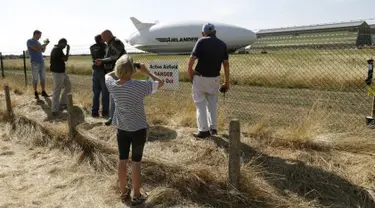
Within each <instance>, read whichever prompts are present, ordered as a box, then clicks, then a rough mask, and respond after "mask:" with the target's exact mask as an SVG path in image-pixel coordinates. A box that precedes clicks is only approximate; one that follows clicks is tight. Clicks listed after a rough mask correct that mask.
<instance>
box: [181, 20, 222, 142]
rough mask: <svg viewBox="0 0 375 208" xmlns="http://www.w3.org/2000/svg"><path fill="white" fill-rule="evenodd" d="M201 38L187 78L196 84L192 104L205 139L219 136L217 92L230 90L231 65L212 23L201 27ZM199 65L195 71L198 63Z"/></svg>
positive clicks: (199, 135)
mask: <svg viewBox="0 0 375 208" xmlns="http://www.w3.org/2000/svg"><path fill="white" fill-rule="evenodd" d="M202 36H203V37H202V38H200V39H199V40H198V41H197V43H196V44H195V46H194V48H193V50H192V52H191V56H190V58H189V62H188V75H189V78H190V80H191V81H192V82H193V87H192V91H193V100H194V103H195V105H196V108H197V113H196V116H197V126H198V133H194V134H193V136H195V137H198V138H205V137H208V136H210V135H215V134H217V102H218V91H219V89H221V90H222V91H223V92H226V91H227V90H229V62H228V50H227V45H226V43H224V42H223V41H222V40H220V39H219V38H218V37H217V36H216V29H215V26H214V25H213V24H211V23H207V24H204V25H203V27H202ZM196 59H198V63H197V65H196V67H195V70H193V65H194V63H195V60H196ZM222 65H223V67H224V72H225V81H224V84H223V85H222V86H221V87H220V70H221V66H222Z"/></svg>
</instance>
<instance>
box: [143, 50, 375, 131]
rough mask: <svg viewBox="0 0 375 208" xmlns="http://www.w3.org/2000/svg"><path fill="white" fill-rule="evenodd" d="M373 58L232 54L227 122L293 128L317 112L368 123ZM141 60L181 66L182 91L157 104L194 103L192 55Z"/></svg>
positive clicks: (340, 53)
mask: <svg viewBox="0 0 375 208" xmlns="http://www.w3.org/2000/svg"><path fill="white" fill-rule="evenodd" d="M374 53H375V49H354V48H340V47H337V48H336V47H333V46H331V47H328V48H324V49H314V48H299V49H297V48H294V49H292V48H272V49H268V50H267V52H265V51H264V50H252V51H251V52H250V53H248V54H236V55H231V56H230V72H231V75H230V80H231V87H230V90H229V92H228V93H226V94H225V97H224V94H222V95H221V96H220V99H219V111H220V113H221V114H222V115H224V116H226V117H238V118H240V119H241V120H245V121H247V122H249V123H257V122H259V121H260V120H262V119H271V120H273V122H276V123H279V124H291V123H295V122H299V121H300V120H301V117H305V116H306V115H308V114H309V112H311V110H313V109H315V110H316V109H319V110H323V109H324V110H325V111H326V112H327V116H330V118H331V119H332V121H333V123H336V124H338V125H342V124H345V123H346V124H347V123H352V122H363V123H364V118H365V116H366V115H369V114H370V113H371V107H372V97H370V96H369V95H368V92H367V88H366V83H365V79H366V78H367V75H368V65H367V60H368V59H369V58H370V57H371V56H372V55H374ZM138 60H139V61H141V62H145V63H150V62H165V61H172V62H173V61H177V62H178V67H179V70H180V74H179V75H180V81H182V82H180V83H179V87H178V90H176V91H173V90H171V91H166V90H164V91H162V92H161V93H159V96H158V97H157V98H155V97H154V99H163V100H169V102H171V103H173V104H174V105H177V106H178V107H176V109H180V110H181V111H183V109H186V106H187V105H188V104H189V102H190V101H191V100H192V98H191V86H192V84H191V83H189V82H187V63H188V56H171V57H163V56H153V57H152V58H150V57H144V58H142V56H139V58H138V57H137V61H138ZM222 78H224V76H223V71H222ZM328 114H329V115H328ZM323 117H324V116H323ZM334 121H335V122H334Z"/></svg>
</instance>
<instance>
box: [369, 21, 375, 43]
mask: <svg viewBox="0 0 375 208" xmlns="http://www.w3.org/2000/svg"><path fill="white" fill-rule="evenodd" d="M370 31H371V38H372V45H375V24H373V25H370Z"/></svg>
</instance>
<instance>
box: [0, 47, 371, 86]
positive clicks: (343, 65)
mask: <svg viewBox="0 0 375 208" xmlns="http://www.w3.org/2000/svg"><path fill="white" fill-rule="evenodd" d="M374 52H375V49H361V50H350V49H335V48H332V49H279V50H272V51H269V53H268V54H260V53H259V51H254V52H252V53H251V54H246V55H241V54H240V55H231V56H230V66H231V69H232V70H231V82H232V83H233V84H239V85H251V86H268V87H271V86H273V87H285V88H309V89H329V90H347V91H352V90H353V88H354V89H357V88H360V87H363V83H364V82H363V80H364V79H365V77H366V75H367V74H366V73H367V72H366V60H367V59H368V58H369V57H371V56H373V55H374ZM133 56H134V58H135V60H139V61H141V62H144V63H146V64H148V63H150V62H155V61H156V62H163V61H173V62H178V64H179V70H180V80H181V81H187V73H186V69H187V61H188V56H185V55H181V56H158V55H153V54H134V55H133ZM4 63H5V67H6V69H19V70H23V61H22V60H21V59H15V60H5V61H4ZM46 63H49V60H48V58H47V59H46ZM91 64H92V62H91V57H90V56H79V57H77V56H76V57H71V59H70V60H69V61H68V62H67V68H68V71H69V73H72V74H81V75H82V74H84V75H89V74H91ZM27 67H28V69H30V66H29V63H28V61H27ZM47 68H48V66H47Z"/></svg>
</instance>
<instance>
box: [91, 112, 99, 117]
mask: <svg viewBox="0 0 375 208" xmlns="http://www.w3.org/2000/svg"><path fill="white" fill-rule="evenodd" d="M91 116H92V117H93V118H98V117H99V113H91Z"/></svg>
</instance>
